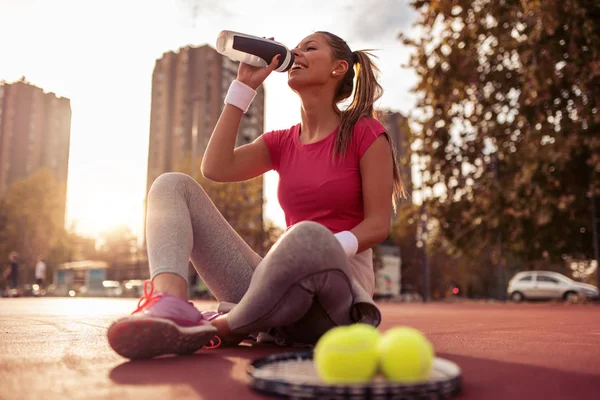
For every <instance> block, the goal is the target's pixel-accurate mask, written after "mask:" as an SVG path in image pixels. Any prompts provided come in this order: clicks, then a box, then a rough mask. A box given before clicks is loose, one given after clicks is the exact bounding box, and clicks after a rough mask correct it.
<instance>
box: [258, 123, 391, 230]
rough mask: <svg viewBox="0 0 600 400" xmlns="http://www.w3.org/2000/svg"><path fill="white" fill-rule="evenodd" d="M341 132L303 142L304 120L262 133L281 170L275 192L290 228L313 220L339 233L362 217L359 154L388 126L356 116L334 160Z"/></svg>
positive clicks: (273, 159)
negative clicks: (340, 157)
mask: <svg viewBox="0 0 600 400" xmlns="http://www.w3.org/2000/svg"><path fill="white" fill-rule="evenodd" d="M337 132H338V129H335V130H334V131H333V132H331V133H330V134H329V136H327V137H326V138H325V139H323V140H320V141H318V142H316V143H310V144H302V143H301V142H300V124H298V125H295V126H293V127H291V128H290V129H285V130H278V131H271V132H266V133H264V134H263V136H262V137H263V139H264V141H265V143H266V144H267V147H268V148H269V153H270V155H271V162H272V164H273V169H274V170H275V171H277V172H278V173H279V188H278V191H277V195H278V198H279V204H280V205H281V208H282V209H283V211H284V213H285V220H286V224H287V227H288V228H289V227H291V226H293V225H294V224H296V223H298V222H302V221H314V222H318V223H320V224H321V225H324V226H325V227H327V228H329V230H331V232H333V233H337V232H341V231H345V230H351V229H353V228H354V227H355V226H356V225H358V224H359V223H361V222H362V220H363V219H364V210H363V197H362V184H361V176H360V159H361V158H362V156H363V154H364V153H365V151H367V149H368V148H369V146H370V145H371V144H372V143H373V142H374V141H375V139H377V137H378V136H379V135H381V134H382V133H385V128H384V127H383V125H382V124H381V123H380V122H379V121H377V120H376V119H374V118H361V119H360V120H358V122H357V123H356V125H355V126H354V132H353V135H352V139H351V141H350V144H349V146H348V149H347V151H346V154H345V156H344V159H343V160H342V161H341V162H340V163H339V164H336V163H333V162H332V160H331V152H332V151H333V145H334V138H335V136H336V134H337Z"/></svg>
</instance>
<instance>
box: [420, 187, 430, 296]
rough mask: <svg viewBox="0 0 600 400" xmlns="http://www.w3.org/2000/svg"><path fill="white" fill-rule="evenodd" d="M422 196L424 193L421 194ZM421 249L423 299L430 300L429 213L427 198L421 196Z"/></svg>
mask: <svg viewBox="0 0 600 400" xmlns="http://www.w3.org/2000/svg"><path fill="white" fill-rule="evenodd" d="M421 193H422V192H421ZM421 196H422V195H421ZM420 241H421V249H422V250H423V254H422V256H423V301H424V302H425V303H427V302H428V301H429V257H428V255H427V214H426V212H425V199H424V198H421V237H420Z"/></svg>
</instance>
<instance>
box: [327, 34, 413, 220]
mask: <svg viewBox="0 0 600 400" xmlns="http://www.w3.org/2000/svg"><path fill="white" fill-rule="evenodd" d="M316 33H319V34H321V35H323V36H325V38H326V40H327V43H328V44H329V46H330V47H331V51H332V55H333V58H334V59H336V60H344V61H346V62H347V63H348V71H347V72H346V75H344V77H343V78H342V80H341V81H340V84H339V86H338V88H337V91H336V93H335V96H334V97H333V101H334V105H335V107H336V108H337V109H338V111H339V108H338V107H337V105H338V103H340V102H341V101H343V100H345V99H347V98H348V97H350V95H352V91H353V89H354V77H355V75H357V78H356V90H355V91H354V97H353V98H352V102H351V103H350V105H349V106H348V107H347V108H346V109H345V110H343V111H339V112H340V114H341V122H340V129H339V132H338V135H337V136H336V138H335V143H334V147H333V158H334V160H335V159H336V157H337V158H338V159H341V156H343V155H344V154H345V152H346V149H347V148H348V144H349V143H350V140H351V139H352V134H353V132H354V125H356V123H357V122H358V120H359V119H360V118H362V117H369V118H375V109H374V106H373V105H374V103H375V102H376V101H377V100H378V99H379V98H380V97H381V95H382V94H383V88H382V87H381V85H380V84H379V82H377V76H376V74H377V73H379V68H377V66H376V65H375V64H374V63H373V61H371V57H375V56H374V55H373V54H372V53H370V52H369V50H358V51H352V50H350V47H349V46H348V44H347V43H346V42H345V41H344V40H343V39H342V38H340V37H339V36H336V35H334V34H333V33H329V32H323V31H319V32H316ZM355 68H356V73H355ZM387 138H388V141H389V143H390V148H391V150H392V158H393V163H394V195H393V199H392V201H393V205H394V210H396V208H397V205H398V202H399V200H401V199H404V198H406V197H407V195H406V190H405V188H404V184H403V183H402V179H401V178H400V169H399V166H398V159H397V156H396V146H394V145H393V143H392V140H391V138H390V136H389V135H387Z"/></svg>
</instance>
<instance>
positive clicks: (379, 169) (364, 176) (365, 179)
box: [351, 135, 394, 253]
mask: <svg viewBox="0 0 600 400" xmlns="http://www.w3.org/2000/svg"><path fill="white" fill-rule="evenodd" d="M393 170H394V165H393V160H392V149H391V148H390V143H389V141H388V139H387V136H386V135H381V136H379V137H378V138H377V139H375V141H374V142H373V144H371V146H370V147H369V148H368V150H367V151H366V152H365V154H364V155H363V157H362V158H361V160H360V175H361V180H362V192H363V203H364V211H365V218H364V220H363V221H362V222H361V223H360V224H358V225H357V226H356V227H355V228H354V229H352V230H351V232H352V233H353V234H354V236H356V238H357V239H358V251H357V252H358V253H360V252H362V251H365V250H367V249H369V248H371V247H373V246H374V245H376V244H377V243H381V242H383V241H384V240H385V238H386V237H387V236H388V234H389V233H390V225H391V220H392V193H393V190H394V189H393V188H394V183H393V176H394V175H393Z"/></svg>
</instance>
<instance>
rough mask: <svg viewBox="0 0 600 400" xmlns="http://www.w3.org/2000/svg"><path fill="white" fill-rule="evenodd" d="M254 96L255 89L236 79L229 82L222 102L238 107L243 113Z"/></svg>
mask: <svg viewBox="0 0 600 400" xmlns="http://www.w3.org/2000/svg"><path fill="white" fill-rule="evenodd" d="M254 96H256V90H254V89H252V88H251V87H250V86H248V85H246V84H245V83H242V82H240V81H238V80H237V79H236V80H234V81H233V82H231V85H230V86H229V90H228V91H227V96H225V101H224V103H225V104H231V105H232V106H235V107H237V108H239V109H240V110H242V111H243V112H244V114H245V113H246V111H248V108H249V107H250V103H252V100H254Z"/></svg>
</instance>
